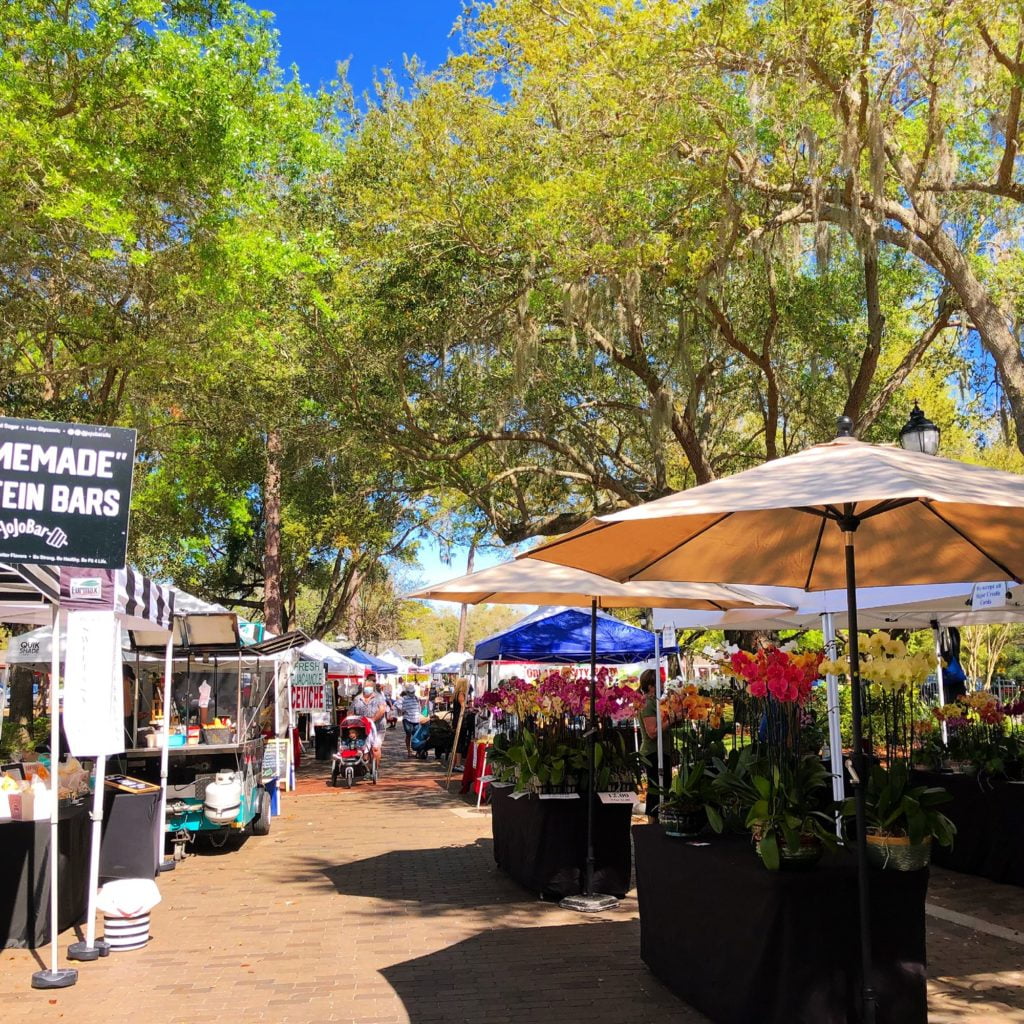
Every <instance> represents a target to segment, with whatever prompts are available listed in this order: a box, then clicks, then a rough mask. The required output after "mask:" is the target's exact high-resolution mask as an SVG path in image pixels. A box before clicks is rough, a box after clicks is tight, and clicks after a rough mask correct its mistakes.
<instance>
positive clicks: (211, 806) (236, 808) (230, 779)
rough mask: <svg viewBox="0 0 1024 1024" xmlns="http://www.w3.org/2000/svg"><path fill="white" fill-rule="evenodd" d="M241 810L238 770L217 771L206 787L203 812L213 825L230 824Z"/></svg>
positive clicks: (240, 781) (240, 783)
mask: <svg viewBox="0 0 1024 1024" xmlns="http://www.w3.org/2000/svg"><path fill="white" fill-rule="evenodd" d="M241 810H242V780H241V777H240V776H239V774H238V772H217V777H216V778H215V779H214V780H213V782H211V783H210V784H209V785H208V786H207V787H206V796H205V797H204V798H203V813H204V814H205V815H206V818H207V820H208V821H210V822H212V823H213V824H214V825H230V824H231V823H232V822H233V821H236V820H237V818H238V815H239V812H240V811H241Z"/></svg>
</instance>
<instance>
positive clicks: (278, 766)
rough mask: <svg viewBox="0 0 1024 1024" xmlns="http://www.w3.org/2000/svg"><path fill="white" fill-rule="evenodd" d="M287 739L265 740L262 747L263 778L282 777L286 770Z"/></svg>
mask: <svg viewBox="0 0 1024 1024" xmlns="http://www.w3.org/2000/svg"><path fill="white" fill-rule="evenodd" d="M289 742H290V741H289V740H287V739H283V740H267V745H266V746H265V747H264V748H263V778H264V779H273V778H278V779H283V778H284V776H285V772H286V771H287V770H288V744H289Z"/></svg>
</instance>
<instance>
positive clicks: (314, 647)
mask: <svg viewBox="0 0 1024 1024" xmlns="http://www.w3.org/2000/svg"><path fill="white" fill-rule="evenodd" d="M298 650H299V657H300V658H304V659H305V660H306V661H322V662H323V663H324V664H325V665H326V666H327V671H328V672H330V673H332V674H334V675H339V676H359V677H360V678H362V677H363V676H365V675H366V670H367V666H366V665H364V664H363V663H362V662H360V661H355V660H354V659H352V658H349V657H346V656H345V655H344V654H342V653H341V652H340V651H336V650H335V649H334V648H333V647H328V646H327V644H325V643H324V642H323V641H322V640H310V641H309V642H308V643H305V644H303V645H302V646H301V647H300V648H299V649H298Z"/></svg>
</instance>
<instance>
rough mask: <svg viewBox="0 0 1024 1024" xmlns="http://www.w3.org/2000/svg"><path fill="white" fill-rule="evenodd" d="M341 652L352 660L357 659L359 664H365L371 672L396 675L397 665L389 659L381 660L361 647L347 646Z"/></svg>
mask: <svg viewBox="0 0 1024 1024" xmlns="http://www.w3.org/2000/svg"><path fill="white" fill-rule="evenodd" d="M341 653H342V654H344V655H345V657H346V658H351V659H352V660H353V661H358V662H359V664H360V665H367V666H369V668H370V671H371V672H378V673H379V674H380V675H384V676H393V675H397V673H398V667H397V666H396V665H392V664H391V662H390V661H383V660H382V659H380V658H375V657H374V656H373V655H372V654H368V653H367V652H366V651H364V650H363V649H362V648H361V647H349V648H348V650H342V652H341Z"/></svg>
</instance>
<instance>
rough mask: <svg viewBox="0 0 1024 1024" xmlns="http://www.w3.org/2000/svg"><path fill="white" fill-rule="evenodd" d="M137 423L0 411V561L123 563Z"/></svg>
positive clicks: (99, 565) (106, 566)
mask: <svg viewBox="0 0 1024 1024" xmlns="http://www.w3.org/2000/svg"><path fill="white" fill-rule="evenodd" d="M134 462H135V431H134V430H124V429H123V428H121V427H96V426H87V425H85V424H81V423H49V422H46V421H42V420H15V419H8V418H7V417H0V561H4V562H47V563H50V564H53V565H82V566H94V567H96V568H98V569H101V568H102V569H120V568H123V566H124V560H125V550H126V548H127V545H128V508H129V505H130V503H131V496H132V467H133V465H134Z"/></svg>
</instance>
